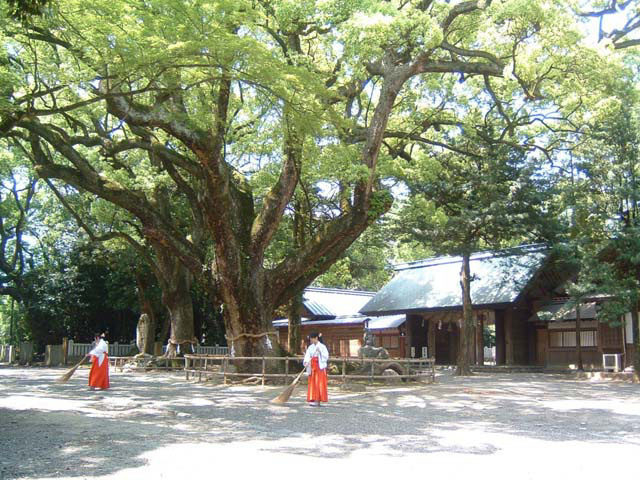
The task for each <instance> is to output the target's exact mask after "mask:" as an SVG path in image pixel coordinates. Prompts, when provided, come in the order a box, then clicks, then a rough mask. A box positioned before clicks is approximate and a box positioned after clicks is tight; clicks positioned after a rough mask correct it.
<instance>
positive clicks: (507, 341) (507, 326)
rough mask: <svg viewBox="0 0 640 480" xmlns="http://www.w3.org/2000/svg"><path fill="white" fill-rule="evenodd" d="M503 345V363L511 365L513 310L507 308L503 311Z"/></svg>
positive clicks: (512, 355)
mask: <svg viewBox="0 0 640 480" xmlns="http://www.w3.org/2000/svg"><path fill="white" fill-rule="evenodd" d="M504 346H505V357H506V358H505V363H506V364H507V365H513V362H514V354H513V353H514V352H513V310H512V309H511V308H507V310H506V311H505V312H504Z"/></svg>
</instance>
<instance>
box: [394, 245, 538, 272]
mask: <svg viewBox="0 0 640 480" xmlns="http://www.w3.org/2000/svg"><path fill="white" fill-rule="evenodd" d="M548 248H549V247H548V245H546V244H544V243H532V244H527V245H519V246H516V247H508V248H503V249H500V250H480V251H478V252H473V253H472V254H471V257H470V261H474V260H483V259H485V258H499V257H509V256H514V255H517V254H518V253H534V252H537V251H541V250H545V249H548ZM460 261H462V256H461V255H440V256H435V257H427V258H425V259H422V260H414V261H412V262H404V263H398V264H396V265H394V266H393V269H394V270H396V271H399V270H408V269H411V268H419V267H430V266H434V265H446V264H448V263H459V262H460Z"/></svg>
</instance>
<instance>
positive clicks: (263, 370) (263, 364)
mask: <svg viewBox="0 0 640 480" xmlns="http://www.w3.org/2000/svg"><path fill="white" fill-rule="evenodd" d="M266 366H267V362H266V360H265V359H264V357H262V386H263V387H264V374H265V373H266V370H265V369H266Z"/></svg>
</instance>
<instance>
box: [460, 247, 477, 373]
mask: <svg viewBox="0 0 640 480" xmlns="http://www.w3.org/2000/svg"><path fill="white" fill-rule="evenodd" d="M469 256H470V255H469V253H466V252H465V253H464V254H463V255H462V268H461V269H460V286H461V287H462V325H461V328H460V343H459V348H458V366H457V368H456V375H471V367H470V365H469V358H470V350H471V346H472V345H473V305H472V304H471V272H470V267H469Z"/></svg>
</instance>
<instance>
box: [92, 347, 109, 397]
mask: <svg viewBox="0 0 640 480" xmlns="http://www.w3.org/2000/svg"><path fill="white" fill-rule="evenodd" d="M89 386H90V387H93V388H101V389H105V388H109V357H108V356H107V354H106V353H105V354H104V358H103V359H102V365H98V357H97V356H96V355H91V370H90V371H89Z"/></svg>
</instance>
